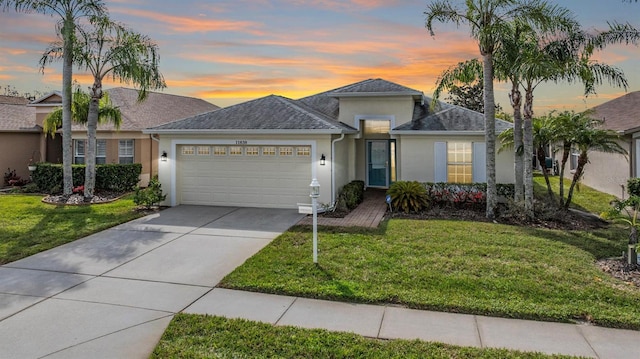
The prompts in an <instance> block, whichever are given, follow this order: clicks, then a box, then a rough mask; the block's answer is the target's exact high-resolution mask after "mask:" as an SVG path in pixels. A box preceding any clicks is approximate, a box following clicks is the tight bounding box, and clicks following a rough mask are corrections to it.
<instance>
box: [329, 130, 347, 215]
mask: <svg viewBox="0 0 640 359" xmlns="http://www.w3.org/2000/svg"><path fill="white" fill-rule="evenodd" d="M342 140H344V132H343V133H341V134H340V138H336V139H335V140H333V141H331V207H332V208H335V206H336V190H335V188H336V171H335V161H334V159H335V153H336V142H339V141H342Z"/></svg>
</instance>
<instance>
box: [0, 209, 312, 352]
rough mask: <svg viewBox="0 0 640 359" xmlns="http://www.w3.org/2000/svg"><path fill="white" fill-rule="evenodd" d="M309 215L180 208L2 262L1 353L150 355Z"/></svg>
mask: <svg viewBox="0 0 640 359" xmlns="http://www.w3.org/2000/svg"><path fill="white" fill-rule="evenodd" d="M301 218H302V215H300V214H298V213H297V212H296V211H295V210H282V209H263V208H235V207H202V206H179V207H174V208H170V209H167V210H164V211H162V212H160V213H157V214H153V215H150V216H147V217H144V218H140V219H138V220H135V221H132V222H128V223H125V224H122V225H120V226H117V227H114V228H111V229H108V230H105V231H103V232H100V233H97V234H94V235H91V236H89V237H86V238H83V239H80V240H78V241H75V242H72V243H69V244H66V245H64V246H60V247H57V248H54V249H51V250H49V251H46V252H42V253H40V254H37V255H34V256H31V257H28V258H24V259H22V260H19V261H16V262H13V263H9V264H7V265H4V266H1V267H0V348H2V349H1V352H2V354H0V356H2V357H3V358H21V359H22V358H41V357H46V358H147V357H148V356H149V354H150V353H151V351H152V350H153V348H154V347H155V345H156V343H157V342H158V340H159V339H160V336H161V335H162V333H163V332H164V330H165V328H166V327H167V325H168V324H169V322H170V321H171V318H172V317H173V315H174V314H175V313H177V312H180V311H182V310H183V309H185V308H186V307H188V306H189V305H191V304H194V303H196V302H197V301H198V300H199V299H200V298H202V297H203V296H204V295H205V294H207V293H208V292H209V291H211V290H212V288H213V287H215V286H216V285H217V283H218V282H219V281H220V280H221V279H222V278H223V277H224V276H225V275H227V274H228V273H229V272H231V271H232V270H233V269H235V268H236V267H237V266H239V265H240V264H242V263H243V262H244V261H245V260H246V259H247V258H249V257H251V256H252V255H253V254H255V253H256V252H258V251H259V250H260V249H262V248H263V247H264V246H266V245H267V244H268V243H269V242H270V241H271V240H273V239H274V238H275V237H277V236H278V235H279V234H281V233H282V232H284V231H285V230H287V229H288V228H289V227H290V226H292V225H293V224H295V223H297V222H298V221H299V220H300V219H301Z"/></svg>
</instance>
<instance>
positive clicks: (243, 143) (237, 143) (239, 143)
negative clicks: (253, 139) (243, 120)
mask: <svg viewBox="0 0 640 359" xmlns="http://www.w3.org/2000/svg"><path fill="white" fill-rule="evenodd" d="M248 143H249V141H247V140H236V145H246V144H248Z"/></svg>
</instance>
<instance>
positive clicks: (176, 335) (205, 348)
mask: <svg viewBox="0 0 640 359" xmlns="http://www.w3.org/2000/svg"><path fill="white" fill-rule="evenodd" d="M151 358H156V359H158V358H443V359H444V358H447V359H448V358H568V357H564V356H547V355H543V354H538V353H524V352H518V351H510V350H504V349H487V348H484V349H481V348H464V347H457V346H452V345H445V344H437V343H427V342H421V341H417V340H413V341H408V340H376V339H369V338H364V337H361V336H358V335H355V334H347V333H334V332H329V331H326V330H319V329H314V330H311V329H300V328H294V327H274V326H272V325H270V324H262V323H256V322H250V321H246V320H239V319H224V318H220V317H210V316H202V315H190V314H178V315H176V316H175V318H174V319H173V320H172V322H171V324H169V327H168V328H167V330H166V331H165V332H164V335H163V336H162V338H161V339H160V343H158V346H157V347H156V348H155V350H154V352H153V354H151Z"/></svg>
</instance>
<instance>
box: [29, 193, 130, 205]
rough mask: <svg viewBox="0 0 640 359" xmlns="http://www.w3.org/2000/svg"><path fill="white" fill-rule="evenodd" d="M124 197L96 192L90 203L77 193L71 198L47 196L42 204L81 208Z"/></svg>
mask: <svg viewBox="0 0 640 359" xmlns="http://www.w3.org/2000/svg"><path fill="white" fill-rule="evenodd" d="M124 195H125V193H118V192H96V193H95V194H94V196H93V197H92V198H91V200H90V201H85V198H84V196H83V195H82V194H77V193H76V194H72V195H71V196H64V195H48V196H46V197H44V198H43V199H42V202H44V203H49V204H55V205H71V206H82V205H87V204H100V203H109V202H113V201H115V200H117V199H119V198H120V197H122V196H124Z"/></svg>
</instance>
